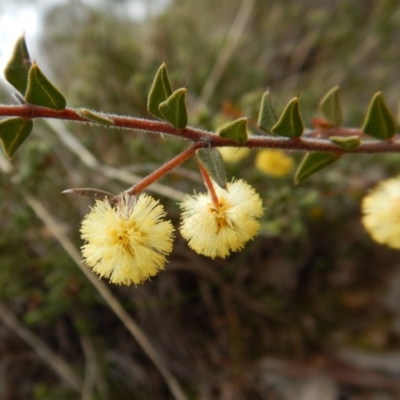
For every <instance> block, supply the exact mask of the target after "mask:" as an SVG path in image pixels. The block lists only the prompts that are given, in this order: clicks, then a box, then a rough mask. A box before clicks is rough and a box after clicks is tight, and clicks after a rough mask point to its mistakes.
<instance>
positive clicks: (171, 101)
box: [158, 88, 188, 129]
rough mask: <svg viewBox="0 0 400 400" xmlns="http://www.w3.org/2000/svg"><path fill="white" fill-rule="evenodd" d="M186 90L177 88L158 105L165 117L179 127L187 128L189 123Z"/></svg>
mask: <svg viewBox="0 0 400 400" xmlns="http://www.w3.org/2000/svg"><path fill="white" fill-rule="evenodd" d="M186 91H187V89H186V88H182V89H178V90H175V92H174V93H172V94H171V96H169V97H168V99H167V100H165V101H163V102H162V103H161V104H160V105H159V106H158V110H159V111H160V113H161V114H162V115H163V119H165V120H167V121H168V122H170V123H171V124H172V125H173V126H174V127H175V128H177V129H183V128H185V127H186V125H187V123H188V112H187V107H186Z"/></svg>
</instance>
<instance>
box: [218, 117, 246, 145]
mask: <svg viewBox="0 0 400 400" xmlns="http://www.w3.org/2000/svg"><path fill="white" fill-rule="evenodd" d="M248 120H249V119H248V118H239V119H236V120H235V121H232V122H229V123H228V124H226V125H225V126H223V127H222V128H220V129H219V130H218V135H219V136H221V137H223V138H226V139H230V140H233V141H234V142H236V143H237V144H239V145H244V144H245V143H246V142H247V140H248V136H247V122H248Z"/></svg>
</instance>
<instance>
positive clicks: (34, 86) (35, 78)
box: [25, 63, 67, 110]
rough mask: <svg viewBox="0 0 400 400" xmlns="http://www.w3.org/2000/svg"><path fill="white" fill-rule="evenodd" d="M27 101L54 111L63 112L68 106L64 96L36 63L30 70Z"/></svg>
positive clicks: (26, 94)
mask: <svg viewBox="0 0 400 400" xmlns="http://www.w3.org/2000/svg"><path fill="white" fill-rule="evenodd" d="M25 101H26V102H27V103H30V104H34V105H36V106H42V107H47V108H51V109H53V110H63V109H64V108H65V107H66V106H67V100H66V98H65V97H64V95H63V94H62V93H61V92H60V90H58V89H57V88H56V87H55V86H54V85H53V84H52V83H51V82H50V81H49V79H48V78H47V77H46V76H45V75H44V73H43V72H42V71H41V70H40V68H39V67H38V65H37V64H36V63H33V65H32V67H31V69H30V70H29V76H28V87H27V89H26V93H25Z"/></svg>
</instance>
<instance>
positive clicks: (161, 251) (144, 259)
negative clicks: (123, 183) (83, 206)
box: [81, 194, 174, 285]
mask: <svg viewBox="0 0 400 400" xmlns="http://www.w3.org/2000/svg"><path fill="white" fill-rule="evenodd" d="M132 200H134V197H129V196H125V197H124V198H123V199H122V201H121V202H120V203H118V204H117V205H116V206H115V207H112V206H111V204H110V203H109V202H108V201H107V200H102V201H99V200H98V201H96V204H95V206H94V207H93V208H92V211H91V212H90V213H89V214H88V215H87V216H86V217H85V219H84V220H83V222H82V227H81V235H82V239H84V240H85V242H86V243H85V244H84V245H83V246H82V255H83V257H84V258H85V261H86V263H87V265H89V266H90V267H91V268H92V269H93V270H94V271H95V272H96V273H97V274H99V275H100V276H102V277H106V278H109V279H110V282H112V283H116V284H119V285H121V284H123V285H130V284H132V283H134V284H135V285H136V284H139V283H141V282H143V281H145V280H146V279H149V278H150V277H152V276H154V275H156V274H157V273H158V272H159V271H160V270H161V269H163V268H164V264H165V262H166V255H167V254H169V253H170V252H171V251H172V242H173V232H174V228H173V226H172V224H171V222H170V221H165V220H164V219H163V217H164V216H165V211H164V208H163V206H162V205H161V204H159V203H158V201H157V200H155V199H153V198H152V197H151V196H148V195H146V194H141V195H139V196H138V197H137V198H136V200H135V201H132Z"/></svg>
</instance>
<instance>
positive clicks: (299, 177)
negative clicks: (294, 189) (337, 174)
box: [294, 152, 342, 185]
mask: <svg viewBox="0 0 400 400" xmlns="http://www.w3.org/2000/svg"><path fill="white" fill-rule="evenodd" d="M341 156H342V155H341V154H339V153H326V152H308V153H306V154H305V155H304V157H303V160H302V161H301V163H300V165H299V167H298V168H297V171H296V174H295V177H294V183H295V185H298V184H299V183H301V182H303V181H305V180H306V179H307V178H309V177H310V176H311V175H314V174H315V173H316V172H319V171H321V170H322V169H324V168H326V167H328V166H330V165H332V164H334V163H335V162H336V161H338V160H339V158H340V157H341ZM313 157H314V158H315V157H320V158H321V160H320V161H319V164H318V165H317V166H316V167H315V168H311V169H309V170H307V171H305V168H306V167H307V166H308V165H307V164H308V163H310V162H312V161H313V160H312V158H313Z"/></svg>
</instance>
